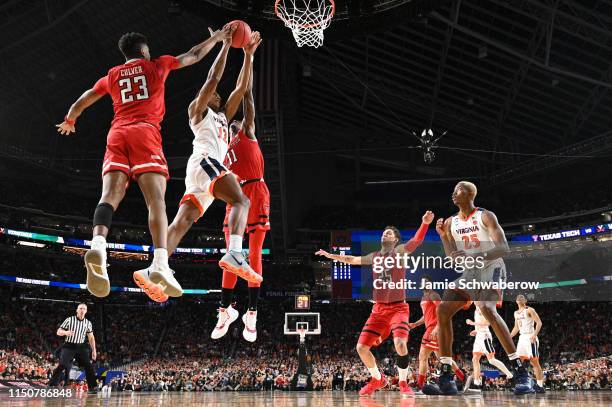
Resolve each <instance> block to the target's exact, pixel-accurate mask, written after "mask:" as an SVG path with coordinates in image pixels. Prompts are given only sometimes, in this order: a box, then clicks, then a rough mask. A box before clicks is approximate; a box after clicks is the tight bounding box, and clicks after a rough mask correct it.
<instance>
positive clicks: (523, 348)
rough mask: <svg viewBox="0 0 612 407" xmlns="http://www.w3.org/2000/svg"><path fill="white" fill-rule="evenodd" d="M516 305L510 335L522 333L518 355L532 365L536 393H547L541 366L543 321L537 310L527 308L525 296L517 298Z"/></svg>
mask: <svg viewBox="0 0 612 407" xmlns="http://www.w3.org/2000/svg"><path fill="white" fill-rule="evenodd" d="M516 305H518V309H517V310H516V311H514V327H513V328H512V332H511V333H510V335H511V336H512V337H513V338H514V336H516V334H517V333H520V335H519V341H518V344H517V346H516V353H517V355H518V356H519V358H521V359H522V360H528V361H529V362H530V363H531V366H532V367H533V373H534V374H535V377H536V384H535V385H534V386H533V388H534V390H535V391H536V393H545V392H546V390H544V373H543V372H542V366H540V340H539V339H538V334H539V333H540V330H541V329H542V320H541V319H540V316H539V315H538V313H537V312H536V310H534V309H533V308H532V307H528V306H527V299H526V298H525V296H524V295H522V294H521V295H518V296H517V297H516Z"/></svg>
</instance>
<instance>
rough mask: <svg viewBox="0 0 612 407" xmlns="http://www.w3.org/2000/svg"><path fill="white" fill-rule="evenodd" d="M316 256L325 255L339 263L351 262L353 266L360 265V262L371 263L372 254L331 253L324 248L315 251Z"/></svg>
mask: <svg viewBox="0 0 612 407" xmlns="http://www.w3.org/2000/svg"><path fill="white" fill-rule="evenodd" d="M315 254H316V255H317V256H323V257H327V258H328V259H330V260H336V261H339V262H341V263H346V264H352V265H354V266H360V265H362V264H372V257H373V254H372V253H370V254H368V255H366V256H346V255H343V254H331V253H328V252H326V251H325V250H318V251H317V252H316V253H315Z"/></svg>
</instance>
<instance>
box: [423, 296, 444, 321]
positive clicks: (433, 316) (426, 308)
mask: <svg viewBox="0 0 612 407" xmlns="http://www.w3.org/2000/svg"><path fill="white" fill-rule="evenodd" d="M439 304H440V300H429V299H425V297H423V299H421V310H423V317H424V318H425V328H429V327H431V326H436V325H438V314H437V313H436V309H437V308H438V305H439Z"/></svg>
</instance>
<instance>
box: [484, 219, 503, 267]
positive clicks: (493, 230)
mask: <svg viewBox="0 0 612 407" xmlns="http://www.w3.org/2000/svg"><path fill="white" fill-rule="evenodd" d="M482 224H483V225H484V227H485V228H487V230H488V232H489V236H491V241H492V242H493V244H495V247H494V248H493V249H491V250H489V251H487V252H485V253H483V255H484V257H485V258H486V259H487V260H494V259H498V258H500V257H504V256H505V255H506V254H508V253H509V252H510V248H509V247H508V241H507V240H506V234H505V233H504V230H503V229H502V227H501V225H500V224H499V222H498V221H497V216H495V214H494V213H493V212H491V211H484V213H483V214H482Z"/></svg>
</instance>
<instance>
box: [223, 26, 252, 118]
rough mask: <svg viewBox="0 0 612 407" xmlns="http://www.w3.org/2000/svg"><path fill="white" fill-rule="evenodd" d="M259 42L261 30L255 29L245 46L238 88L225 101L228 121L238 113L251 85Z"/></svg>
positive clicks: (237, 83) (224, 109)
mask: <svg viewBox="0 0 612 407" xmlns="http://www.w3.org/2000/svg"><path fill="white" fill-rule="evenodd" d="M259 44H261V37H260V35H259V32H257V31H255V32H254V33H253V34H251V41H249V44H248V45H247V46H245V47H244V61H243V63H242V69H241V70H240V74H239V75H238V81H237V82H236V89H234V91H233V92H232V93H231V94H230V96H229V98H227V102H225V107H224V108H223V111H224V112H225V117H226V118H227V120H228V121H229V120H232V118H233V117H234V115H235V114H236V111H238V107H239V106H240V101H241V100H242V98H243V97H244V95H245V93H246V91H247V89H248V87H249V78H250V76H251V72H252V67H253V56H254V55H255V50H257V47H258V46H259Z"/></svg>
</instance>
